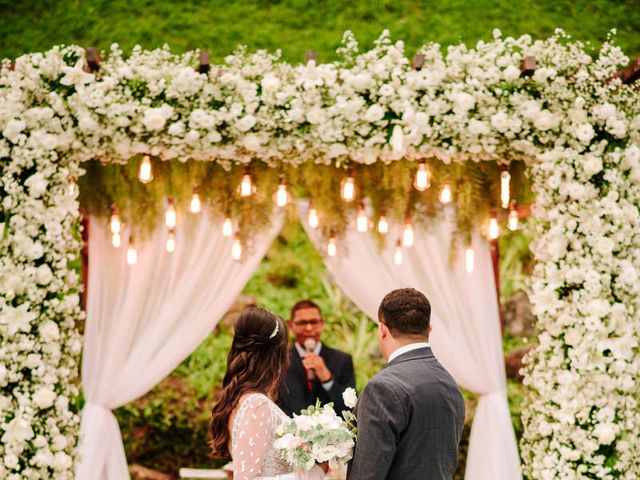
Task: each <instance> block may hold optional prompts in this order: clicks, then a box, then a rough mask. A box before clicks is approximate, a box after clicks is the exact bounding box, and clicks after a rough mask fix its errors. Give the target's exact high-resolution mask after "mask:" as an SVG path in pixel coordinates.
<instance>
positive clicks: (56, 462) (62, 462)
mask: <svg viewBox="0 0 640 480" xmlns="http://www.w3.org/2000/svg"><path fill="white" fill-rule="evenodd" d="M71 465H73V461H72V460H71V457H70V456H69V455H67V454H66V453H64V452H58V453H56V454H55V456H54V458H53V469H54V470H67V469H69V468H70V467H71Z"/></svg>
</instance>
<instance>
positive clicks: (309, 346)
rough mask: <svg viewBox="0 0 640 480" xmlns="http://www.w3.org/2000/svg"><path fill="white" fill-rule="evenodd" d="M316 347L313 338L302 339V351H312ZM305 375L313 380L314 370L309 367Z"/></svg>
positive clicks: (314, 376)
mask: <svg viewBox="0 0 640 480" xmlns="http://www.w3.org/2000/svg"><path fill="white" fill-rule="evenodd" d="M315 348H316V341H315V340H314V339H313V338H307V339H306V340H305V341H304V351H305V352H307V353H310V352H313V351H314V350H315ZM307 376H308V377H309V380H313V379H314V378H316V372H314V371H313V370H311V369H309V370H308V371H307Z"/></svg>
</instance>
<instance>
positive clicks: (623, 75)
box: [613, 55, 640, 85]
mask: <svg viewBox="0 0 640 480" xmlns="http://www.w3.org/2000/svg"><path fill="white" fill-rule="evenodd" d="M613 78H619V79H620V80H622V83H624V84H625V85H630V84H632V83H633V82H635V81H636V80H638V79H639V78H640V55H638V56H637V57H636V58H635V59H634V60H633V61H632V62H631V63H630V64H629V66H628V67H627V68H625V69H624V70H622V71H621V72H618V73H616V74H615V75H614V76H613Z"/></svg>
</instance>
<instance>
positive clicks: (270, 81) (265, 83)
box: [260, 74, 280, 92]
mask: <svg viewBox="0 0 640 480" xmlns="http://www.w3.org/2000/svg"><path fill="white" fill-rule="evenodd" d="M260 85H261V86H262V91H264V92H275V91H276V90H278V88H280V80H279V79H278V77H276V76H275V75H272V74H267V75H265V76H264V78H263V79H262V80H261V81H260Z"/></svg>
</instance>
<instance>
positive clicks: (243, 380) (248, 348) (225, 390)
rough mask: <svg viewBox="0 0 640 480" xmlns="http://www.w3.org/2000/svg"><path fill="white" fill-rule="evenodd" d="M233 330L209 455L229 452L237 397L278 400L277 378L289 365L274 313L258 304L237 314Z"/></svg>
mask: <svg viewBox="0 0 640 480" xmlns="http://www.w3.org/2000/svg"><path fill="white" fill-rule="evenodd" d="M276 326H277V327H276ZM233 330H234V334H233V343H232V344H231V350H230V351H229V357H228V358H227V372H226V374H225V376H224V380H223V382H222V394H221V395H220V400H218V403H216V404H215V406H214V407H213V410H212V411H211V422H210V424H209V428H210V433H211V442H210V446H211V456H212V457H228V456H229V454H230V452H229V440H230V437H231V433H230V426H229V418H230V417H231V413H232V412H233V410H234V408H236V406H237V405H238V400H239V399H240V397H241V396H242V395H243V394H245V393H248V392H259V393H264V394H265V395H267V396H269V397H270V398H272V399H273V400H274V401H275V400H277V395H278V390H279V387H280V380H281V378H282V375H283V374H284V372H285V371H286V369H287V367H288V366H289V353H288V348H287V341H288V336H287V327H286V324H285V323H284V322H283V321H282V320H281V319H280V318H278V317H277V316H276V315H274V314H273V313H271V312H269V311H268V310H265V309H264V308H258V307H255V308H250V309H247V310H245V311H244V312H242V313H241V314H240V315H239V316H238V319H237V320H236V322H235V324H234V327H233ZM276 330H277V333H276V334H275V335H274V332H276Z"/></svg>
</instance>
